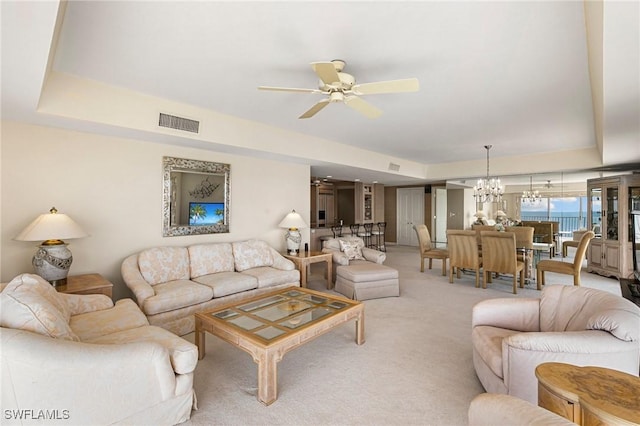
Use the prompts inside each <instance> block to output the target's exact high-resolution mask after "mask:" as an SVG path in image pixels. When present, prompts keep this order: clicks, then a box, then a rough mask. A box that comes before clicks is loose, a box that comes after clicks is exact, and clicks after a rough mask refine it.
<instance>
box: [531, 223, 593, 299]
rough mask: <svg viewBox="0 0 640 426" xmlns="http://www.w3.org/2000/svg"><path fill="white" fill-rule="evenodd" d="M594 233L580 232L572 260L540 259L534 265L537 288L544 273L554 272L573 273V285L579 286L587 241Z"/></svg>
mask: <svg viewBox="0 0 640 426" xmlns="http://www.w3.org/2000/svg"><path fill="white" fill-rule="evenodd" d="M594 236H595V233H594V232H593V231H587V232H585V233H584V234H582V237H581V238H580V243H578V248H577V249H576V256H575V257H574V258H573V262H571V263H570V262H563V261H561V260H551V259H549V260H547V259H545V260H541V261H540V262H538V265H537V266H536V269H537V272H536V273H537V278H538V290H540V289H541V288H542V286H543V285H544V273H545V272H555V273H556V274H566V275H573V285H575V286H580V270H581V269H582V262H583V261H584V257H585V255H586V253H587V247H588V246H589V242H590V241H591V240H592V239H593V237H594Z"/></svg>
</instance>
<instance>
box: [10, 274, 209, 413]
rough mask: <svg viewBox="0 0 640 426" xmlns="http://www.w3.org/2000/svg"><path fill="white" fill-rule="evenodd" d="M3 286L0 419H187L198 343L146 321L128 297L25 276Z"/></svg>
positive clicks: (192, 398) (34, 276)
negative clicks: (69, 290)
mask: <svg viewBox="0 0 640 426" xmlns="http://www.w3.org/2000/svg"><path fill="white" fill-rule="evenodd" d="M2 287H3V290H2V293H0V325H1V327H0V342H1V348H2V351H1V367H2V370H1V371H2V374H1V375H2V416H3V417H2V424H3V425H4V424H65V425H89V424H92V425H97V424H154V425H170V424H176V423H181V422H184V421H186V420H188V419H189V418H190V416H191V409H192V408H193V407H194V405H195V394H194V391H193V374H194V370H195V368H196V364H197V362H198V350H197V348H196V346H195V345H193V344H192V343H190V342H188V341H186V340H184V339H182V338H180V337H178V336H176V335H174V334H173V333H170V332H168V331H167V330H164V329H162V328H159V327H154V326H151V325H149V323H148V321H147V319H146V317H145V316H144V314H143V313H142V312H141V311H140V309H139V308H138V307H137V306H136V304H135V303H134V302H133V301H132V300H131V299H123V300H119V301H118V302H117V303H116V304H115V305H114V304H113V302H112V301H111V299H110V298H109V297H107V296H105V295H73V294H62V293H58V292H56V291H55V290H54V289H53V287H51V285H50V284H49V283H48V282H46V281H45V280H44V279H42V278H40V277H39V276H37V275H30V274H24V275H20V276H18V277H16V278H14V279H13V280H12V281H11V282H10V283H8V284H4V285H2Z"/></svg>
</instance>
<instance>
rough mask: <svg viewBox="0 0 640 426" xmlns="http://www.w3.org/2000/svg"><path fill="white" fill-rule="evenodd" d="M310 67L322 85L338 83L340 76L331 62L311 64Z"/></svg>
mask: <svg viewBox="0 0 640 426" xmlns="http://www.w3.org/2000/svg"><path fill="white" fill-rule="evenodd" d="M311 67H312V68H313V70H314V71H315V72H316V74H318V77H320V80H322V81H323V82H324V84H332V83H339V82H340V76H338V71H336V66H335V65H334V64H333V62H311Z"/></svg>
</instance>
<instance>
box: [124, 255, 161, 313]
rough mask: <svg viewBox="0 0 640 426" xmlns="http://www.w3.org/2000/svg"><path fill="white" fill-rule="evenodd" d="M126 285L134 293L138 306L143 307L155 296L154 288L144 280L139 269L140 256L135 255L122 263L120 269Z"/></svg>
mask: <svg viewBox="0 0 640 426" xmlns="http://www.w3.org/2000/svg"><path fill="white" fill-rule="evenodd" d="M120 272H121V273H122V279H123V280H124V283H125V284H126V285H127V287H129V289H130V290H131V291H132V292H133V294H134V296H135V298H136V302H137V303H138V306H143V304H144V301H145V300H147V298H149V297H151V296H153V295H155V291H154V290H153V287H151V285H150V284H149V283H148V282H147V281H146V280H145V279H144V277H143V276H142V274H141V273H140V268H139V267H138V255H137V254H133V255H131V256H129V257H127V258H126V259H125V260H124V261H123V262H122V267H121V268H120Z"/></svg>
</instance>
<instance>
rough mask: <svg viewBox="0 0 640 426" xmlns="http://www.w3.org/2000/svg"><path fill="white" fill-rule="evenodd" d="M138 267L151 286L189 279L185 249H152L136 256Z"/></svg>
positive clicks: (187, 255)
mask: <svg viewBox="0 0 640 426" xmlns="http://www.w3.org/2000/svg"><path fill="white" fill-rule="evenodd" d="M138 267H139V268H140V273H141V274H142V276H143V278H144V279H145V281H146V282H148V283H149V284H151V285H156V284H160V283H166V282H167V281H174V280H188V279H189V252H188V250H187V248H186V247H154V248H150V249H147V250H144V251H142V252H141V253H140V254H139V255H138Z"/></svg>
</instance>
